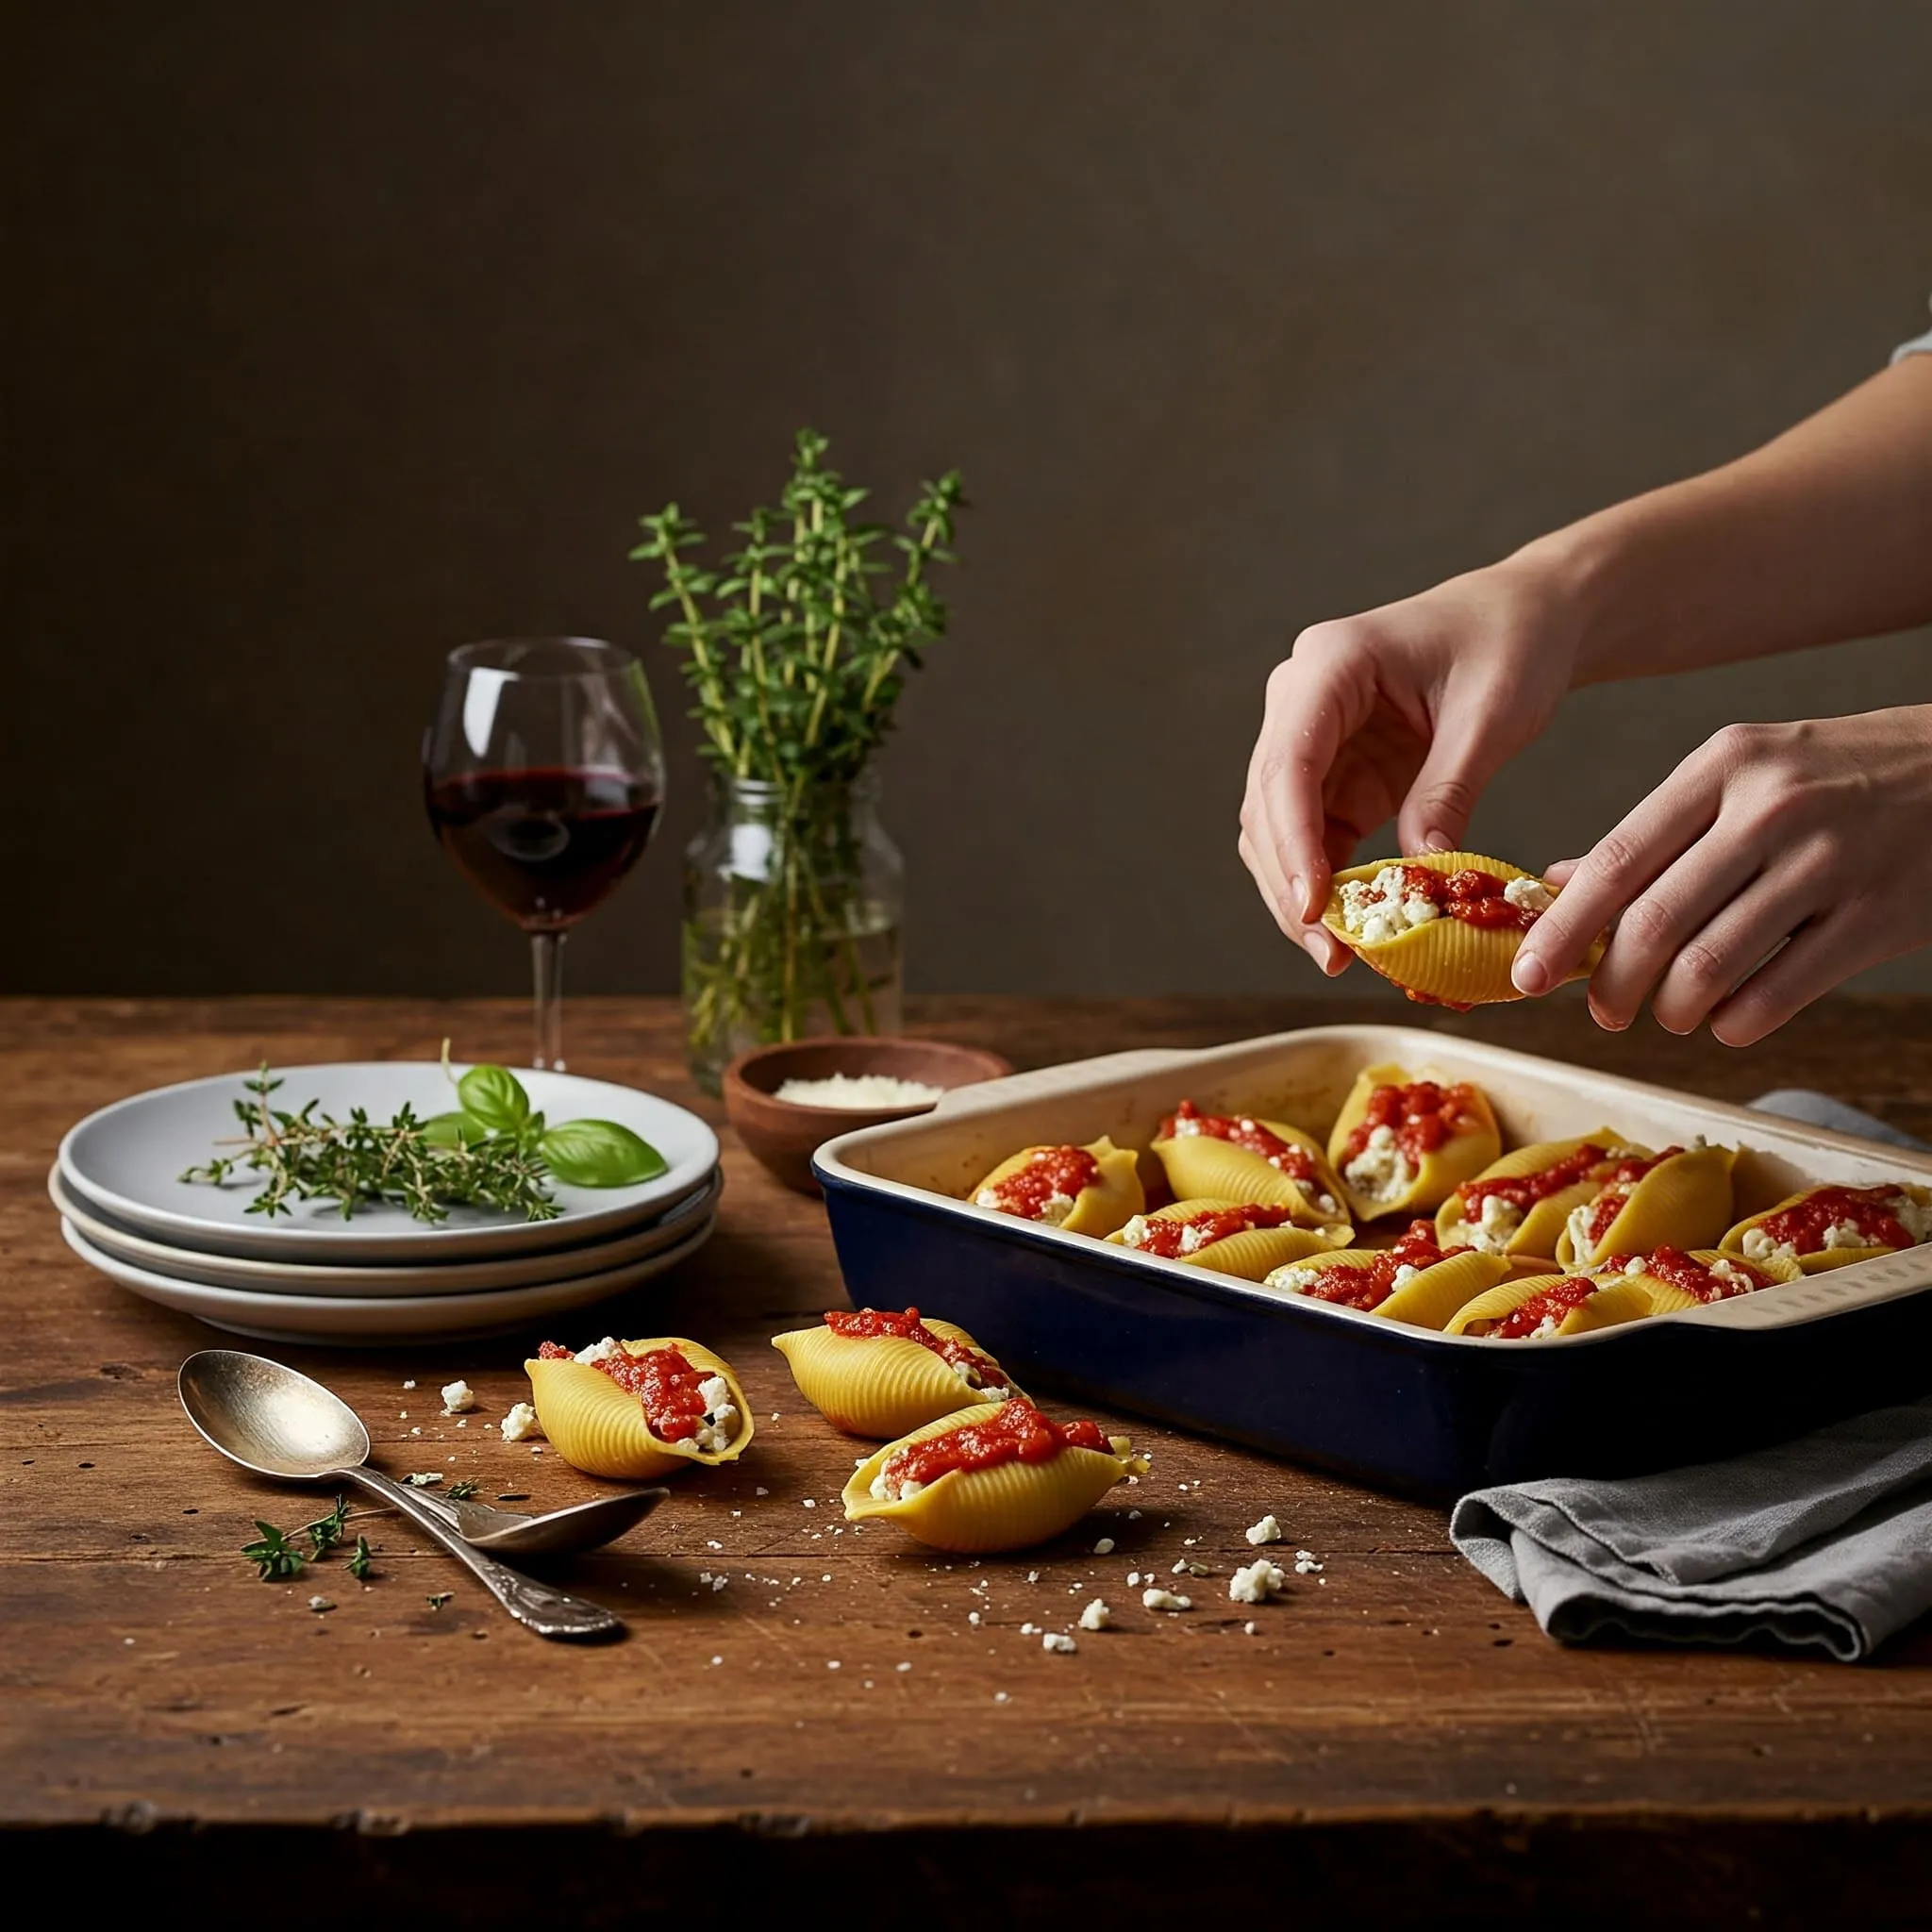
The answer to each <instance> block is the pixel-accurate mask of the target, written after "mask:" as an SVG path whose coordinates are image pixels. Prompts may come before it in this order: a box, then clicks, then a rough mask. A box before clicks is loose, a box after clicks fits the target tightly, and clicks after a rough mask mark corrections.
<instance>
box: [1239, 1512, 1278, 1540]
mask: <svg viewBox="0 0 1932 1932" xmlns="http://www.w3.org/2000/svg"><path fill="white" fill-rule="evenodd" d="M1244 1533H1245V1535H1246V1537H1247V1539H1248V1541H1250V1542H1251V1543H1254V1544H1256V1545H1257V1546H1258V1545H1260V1544H1262V1543H1278V1542H1279V1541H1281V1525H1280V1524H1278V1523H1277V1522H1275V1520H1274V1517H1272V1516H1264V1517H1262V1519H1261V1520H1260V1522H1259V1523H1257V1524H1250V1525H1249V1527H1248V1529H1247V1530H1246V1531H1245V1532H1244Z"/></svg>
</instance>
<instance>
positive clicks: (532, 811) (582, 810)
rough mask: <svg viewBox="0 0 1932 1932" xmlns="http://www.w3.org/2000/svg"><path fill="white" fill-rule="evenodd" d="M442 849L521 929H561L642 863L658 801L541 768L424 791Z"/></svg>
mask: <svg viewBox="0 0 1932 1932" xmlns="http://www.w3.org/2000/svg"><path fill="white" fill-rule="evenodd" d="M426 791H427V804H428V807H429V823H430V824H432V825H433V826H434V827H435V828H436V836H437V837H438V838H439V839H440V840H441V841H442V849H443V850H444V851H445V852H447V853H448V854H449V856H450V858H453V859H454V860H455V861H456V864H457V869H458V871H459V872H461V873H463V874H465V875H466V876H467V877H468V878H469V880H470V881H471V883H472V884H473V885H475V887H476V888H477V889H478V891H481V892H482V893H483V895H484V897H486V898H488V899H491V900H493V901H494V902H495V903H496V904H497V905H498V906H500V907H501V908H503V910H504V911H506V912H507V913H508V914H509V916H510V917H511V918H512V919H513V920H515V921H516V923H517V924H519V925H521V926H522V927H523V928H524V930H525V932H561V931H562V930H564V928H565V927H567V926H570V925H574V924H575V923H576V922H577V921H578V920H579V919H581V918H582V917H583V916H584V914H585V913H587V912H589V911H591V909H592V908H594V907H597V906H601V905H602V904H603V903H604V900H605V899H606V898H607V897H608V895H609V893H610V891H612V889H613V888H614V887H615V886H616V885H617V882H618V881H619V880H620V879H621V878H623V876H624V875H625V873H627V872H628V871H629V870H630V869H631V867H632V866H634V865H635V864H636V863H637V862H638V860H639V859H640V858H641V857H642V856H643V850H644V847H645V846H646V845H648V844H649V843H650V841H651V832H652V829H653V828H654V827H655V826H656V824H657V823H658V809H659V808H660V806H661V804H662V800H661V798H660V797H659V795H658V791H657V788H656V787H655V786H654V785H652V784H651V783H650V782H649V781H648V780H647V779H642V778H638V777H634V776H633V775H632V774H630V773H628V772H623V771H614V770H601V771H600V770H598V769H596V768H595V767H591V768H590V769H588V770H583V769H579V770H572V769H570V768H568V767H559V766H554V765H538V766H533V767H530V768H527V769H525V770H524V771H516V772H468V773H465V774H463V775H462V776H460V777H456V778H445V779H443V780H442V782H441V784H431V785H429V786H428V787H427V788H426Z"/></svg>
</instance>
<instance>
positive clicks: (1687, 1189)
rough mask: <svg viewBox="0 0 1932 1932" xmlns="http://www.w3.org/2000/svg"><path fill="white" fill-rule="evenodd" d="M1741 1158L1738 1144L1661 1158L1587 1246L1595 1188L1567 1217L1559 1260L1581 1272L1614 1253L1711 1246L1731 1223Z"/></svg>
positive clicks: (1559, 1237) (1572, 1270) (1699, 1148)
mask: <svg viewBox="0 0 1932 1932" xmlns="http://www.w3.org/2000/svg"><path fill="white" fill-rule="evenodd" d="M1737 1159H1738V1150H1737V1149H1736V1148H1735V1147H1691V1148H1688V1149H1686V1150H1685V1152H1684V1153H1682V1154H1674V1155H1672V1156H1671V1157H1670V1158H1669V1159H1668V1160H1662V1161H1659V1162H1658V1163H1657V1166H1655V1167H1654V1168H1652V1169H1651V1171H1650V1172H1649V1173H1648V1174H1645V1175H1644V1176H1643V1178H1642V1179H1641V1180H1640V1181H1639V1182H1638V1183H1637V1185H1636V1186H1635V1187H1634V1188H1632V1189H1631V1191H1630V1198H1629V1199H1628V1200H1627V1201H1626V1202H1625V1203H1624V1206H1623V1208H1621V1209H1620V1210H1619V1212H1618V1214H1617V1218H1616V1219H1615V1220H1614V1221H1612V1222H1611V1223H1610V1224H1609V1226H1608V1227H1607V1228H1606V1229H1605V1230H1604V1232H1603V1234H1602V1236H1601V1237H1599V1239H1598V1240H1597V1241H1594V1242H1592V1243H1589V1244H1588V1245H1587V1246H1586V1243H1585V1240H1584V1237H1585V1233H1586V1229H1585V1223H1586V1221H1587V1219H1588V1216H1589V1213H1590V1211H1591V1209H1592V1208H1594V1206H1595V1204H1596V1199H1597V1195H1596V1193H1592V1194H1591V1197H1590V1199H1589V1200H1588V1201H1581V1202H1578V1203H1577V1204H1576V1206H1575V1207H1574V1208H1572V1209H1571V1210H1570V1212H1569V1214H1567V1215H1566V1216H1565V1217H1564V1225H1563V1232H1562V1234H1561V1235H1559V1236H1558V1237H1557V1266H1558V1267H1559V1268H1564V1269H1567V1270H1569V1271H1570V1272H1571V1273H1572V1274H1587V1273H1588V1272H1589V1271H1590V1270H1591V1269H1592V1268H1594V1267H1596V1266H1598V1265H1599V1263H1601V1262H1603V1261H1605V1260H1607V1258H1608V1257H1610V1256H1612V1255H1647V1254H1649V1253H1650V1251H1651V1250H1652V1249H1653V1248H1665V1247H1670V1248H1683V1249H1685V1250H1686V1251H1687V1252H1688V1251H1689V1250H1690V1249H1691V1248H1707V1247H1709V1246H1710V1245H1711V1244H1712V1242H1714V1241H1717V1239H1718V1238H1719V1236H1721V1235H1722V1234H1723V1233H1724V1229H1725V1227H1726V1226H1727V1225H1728V1224H1729V1223H1730V1219H1731V1169H1732V1168H1733V1167H1734V1166H1735V1165H1736V1164H1737Z"/></svg>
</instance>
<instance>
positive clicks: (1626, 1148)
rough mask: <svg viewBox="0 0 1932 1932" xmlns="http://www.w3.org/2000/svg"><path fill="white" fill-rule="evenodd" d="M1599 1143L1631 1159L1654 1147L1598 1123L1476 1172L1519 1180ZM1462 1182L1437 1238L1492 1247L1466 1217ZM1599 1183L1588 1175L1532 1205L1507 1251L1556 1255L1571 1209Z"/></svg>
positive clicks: (1442, 1215)
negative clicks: (1463, 1206) (1584, 1131)
mask: <svg viewBox="0 0 1932 1932" xmlns="http://www.w3.org/2000/svg"><path fill="white" fill-rule="evenodd" d="M1585 1146H1597V1147H1601V1148H1602V1149H1603V1150H1604V1155H1605V1158H1606V1161H1613V1160H1628V1159H1631V1158H1636V1157H1641V1156H1647V1155H1648V1153H1649V1152H1650V1150H1649V1149H1648V1148H1647V1147H1641V1146H1639V1145H1638V1143H1637V1142H1636V1141H1626V1140H1625V1139H1624V1137H1623V1135H1621V1134H1618V1133H1613V1132H1612V1131H1611V1130H1610V1129H1609V1128H1608V1127H1597V1128H1595V1129H1594V1130H1593V1131H1591V1133H1588V1134H1575V1135H1573V1136H1572V1137H1571V1138H1570V1139H1569V1140H1567V1141H1537V1142H1536V1143H1535V1145H1534V1146H1530V1147H1519V1148H1518V1149H1517V1150H1516V1152H1515V1153H1513V1154H1506V1155H1504V1157H1503V1158H1502V1159H1500V1160H1492V1161H1491V1163H1490V1165H1489V1166H1488V1167H1486V1168H1484V1169H1483V1171H1482V1172H1481V1173H1480V1174H1475V1175H1474V1176H1473V1178H1474V1179H1475V1180H1479V1181H1491V1180H1520V1179H1522V1178H1523V1177H1524V1175H1525V1174H1543V1173H1546V1172H1547V1171H1548V1170H1549V1169H1550V1168H1553V1167H1555V1166H1556V1165H1557V1162H1558V1161H1560V1160H1567V1159H1568V1158H1570V1157H1571V1155H1573V1154H1574V1153H1575V1152H1576V1151H1577V1149H1578V1148H1580V1147H1585ZM1462 1185H1464V1184H1462V1183H1458V1184H1457V1186H1458V1191H1457V1192H1455V1193H1452V1194H1451V1195H1450V1196H1449V1198H1448V1199H1447V1200H1446V1201H1444V1202H1443V1203H1442V1207H1441V1211H1440V1212H1439V1213H1438V1214H1437V1216H1436V1239H1437V1241H1439V1242H1440V1243H1441V1245H1442V1246H1443V1247H1445V1248H1457V1247H1463V1246H1469V1247H1477V1248H1490V1247H1493V1246H1495V1245H1496V1241H1495V1240H1494V1238H1493V1237H1492V1236H1491V1235H1490V1234H1487V1233H1485V1232H1484V1230H1483V1229H1482V1228H1481V1227H1480V1226H1479V1225H1475V1224H1472V1223H1470V1222H1469V1221H1467V1220H1465V1219H1464V1217H1463V1211H1462V1199H1461V1194H1460V1191H1459V1189H1460V1187H1461V1186H1462ZM1597 1186H1598V1183H1597V1182H1595V1181H1593V1180H1591V1179H1588V1178H1586V1179H1584V1180H1580V1181H1578V1182H1577V1183H1576V1184H1575V1185H1574V1187H1568V1188H1562V1189H1559V1190H1558V1191H1557V1192H1556V1193H1554V1194H1550V1195H1547V1196H1546V1197H1545V1198H1544V1199H1542V1200H1541V1201H1538V1202H1535V1203H1534V1204H1532V1206H1531V1208H1530V1209H1529V1211H1528V1213H1526V1214H1525V1215H1524V1217H1523V1219H1522V1220H1521V1221H1520V1222H1519V1223H1517V1224H1516V1225H1515V1227H1514V1228H1513V1229H1512V1230H1511V1231H1510V1233H1509V1235H1508V1237H1507V1240H1505V1241H1502V1242H1501V1250H1502V1252H1503V1253H1504V1254H1506V1255H1512V1256H1514V1255H1548V1256H1552V1257H1554V1256H1555V1254H1556V1252H1557V1241H1559V1240H1560V1239H1561V1238H1562V1234H1563V1226H1564V1224H1565V1223H1566V1222H1567V1221H1568V1220H1569V1218H1570V1210H1571V1209H1572V1208H1575V1207H1577V1206H1579V1205H1580V1204H1581V1203H1583V1202H1585V1201H1588V1200H1590V1199H1591V1198H1592V1197H1593V1196H1594V1195H1595V1193H1596V1191H1597Z"/></svg>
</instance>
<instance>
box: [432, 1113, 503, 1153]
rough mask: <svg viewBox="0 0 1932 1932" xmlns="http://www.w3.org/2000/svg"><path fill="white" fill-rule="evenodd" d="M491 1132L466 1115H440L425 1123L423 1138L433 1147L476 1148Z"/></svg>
mask: <svg viewBox="0 0 1932 1932" xmlns="http://www.w3.org/2000/svg"><path fill="white" fill-rule="evenodd" d="M489 1132H490V1129H489V1128H488V1127H486V1126H485V1125H484V1124H482V1122H480V1121H473V1120H472V1119H471V1118H470V1116H469V1115H468V1114H466V1113H440V1114H437V1115H435V1116H434V1117H433V1118H432V1119H430V1120H426V1121H425V1122H424V1123H423V1138H424V1139H425V1141H428V1142H429V1144H430V1145H431V1146H432V1147H474V1146H475V1144H476V1142H477V1141H481V1140H484V1139H485V1138H487V1137H488V1135H489Z"/></svg>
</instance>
